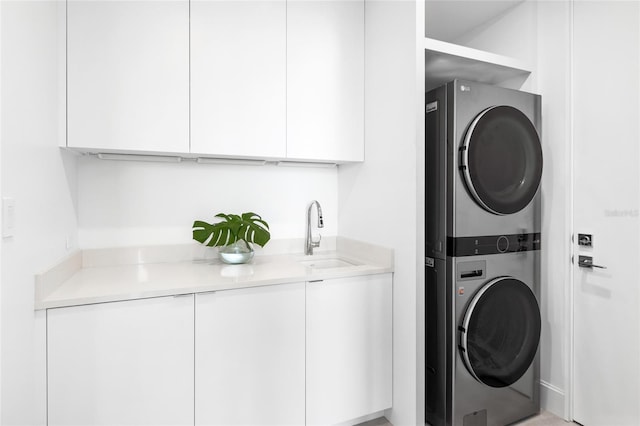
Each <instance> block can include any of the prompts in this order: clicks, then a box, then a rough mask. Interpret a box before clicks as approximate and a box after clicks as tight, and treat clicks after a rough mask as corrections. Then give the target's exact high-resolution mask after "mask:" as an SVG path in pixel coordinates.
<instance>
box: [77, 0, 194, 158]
mask: <svg viewBox="0 0 640 426" xmlns="http://www.w3.org/2000/svg"><path fill="white" fill-rule="evenodd" d="M67 124H68V126H67V144H68V146H69V147H76V148H89V149H95V150H98V151H100V150H133V151H159V152H189V1H187V0H170V1H129V0H127V1H125V0H100V1H96V0H69V2H68V4H67Z"/></svg>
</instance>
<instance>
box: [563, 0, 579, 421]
mask: <svg viewBox="0 0 640 426" xmlns="http://www.w3.org/2000/svg"><path fill="white" fill-rule="evenodd" d="M573 20H574V2H573V0H571V1H570V2H569V22H568V23H567V24H568V26H569V87H568V96H569V102H568V108H569V114H568V117H569V123H568V129H567V133H568V135H569V157H568V160H567V163H568V164H567V167H566V170H567V175H566V176H565V184H568V185H567V187H568V189H569V203H568V208H569V211H568V214H567V217H566V218H565V221H566V222H567V223H566V225H568V229H569V235H568V238H569V256H570V262H569V263H568V267H567V269H566V271H565V280H566V281H565V282H566V283H567V284H566V285H565V292H564V293H565V294H564V295H565V309H564V312H565V324H566V326H565V342H566V345H567V346H566V348H567V351H566V353H565V359H564V376H565V398H564V419H565V420H567V421H572V420H573V399H574V390H573V389H574V363H573V359H574V356H575V351H574V322H573V314H574V291H573V280H574V275H575V266H574V257H575V255H576V249H575V244H574V235H575V232H576V230H575V223H574V217H573V216H574V200H575V198H574V197H575V191H574V189H575V182H574V180H575V173H574V167H573V162H574V152H575V138H574V133H575V132H574V125H575V120H574V112H575V103H574V96H573V94H574V81H575V79H574V75H575V74H574V52H575V51H574V27H573Z"/></svg>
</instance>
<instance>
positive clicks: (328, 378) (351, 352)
mask: <svg viewBox="0 0 640 426" xmlns="http://www.w3.org/2000/svg"><path fill="white" fill-rule="evenodd" d="M391 287H392V285H391V274H381V275H370V276H365V277H353V278H344V279H335V280H325V281H320V282H311V283H307V321H306V323H307V325H306V328H307V342H306V348H307V350H306V353H307V365H306V371H307V392H306V398H307V418H306V421H307V424H308V425H320V424H322V425H326V424H336V423H341V422H346V421H349V420H353V419H356V418H358V417H362V416H364V415H367V414H372V413H375V412H378V411H381V410H385V409H387V408H390V407H391V405H392V400H391V389H392V383H391V380H392V378H391V351H392V341H391V327H392V318H391V315H392V313H391V306H392V294H391V291H392V288H391Z"/></svg>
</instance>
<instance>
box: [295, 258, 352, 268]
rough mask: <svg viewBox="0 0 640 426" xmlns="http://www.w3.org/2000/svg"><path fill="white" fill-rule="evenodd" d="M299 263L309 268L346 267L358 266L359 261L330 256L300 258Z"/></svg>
mask: <svg viewBox="0 0 640 426" xmlns="http://www.w3.org/2000/svg"><path fill="white" fill-rule="evenodd" d="M298 263H299V264H301V265H304V266H306V267H308V268H315V269H331V268H345V267H348V266H357V265H358V264H357V263H354V262H351V261H349V260H345V259H339V258H329V259H322V258H320V259H305V260H299V261H298Z"/></svg>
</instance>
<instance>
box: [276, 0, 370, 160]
mask: <svg viewBox="0 0 640 426" xmlns="http://www.w3.org/2000/svg"><path fill="white" fill-rule="evenodd" d="M287 157H289V158H295V159H308V160H326V161H363V160H364V2H363V1H362V0H355V1H354V0H336V1H316V0H310V1H301V0H293V1H289V2H288V3H287Z"/></svg>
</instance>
